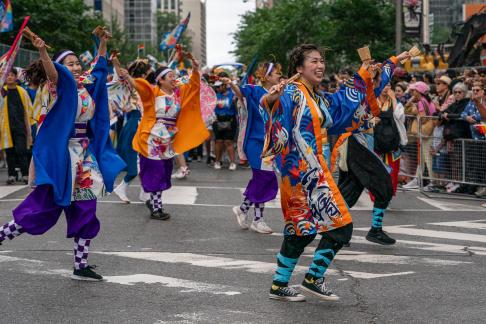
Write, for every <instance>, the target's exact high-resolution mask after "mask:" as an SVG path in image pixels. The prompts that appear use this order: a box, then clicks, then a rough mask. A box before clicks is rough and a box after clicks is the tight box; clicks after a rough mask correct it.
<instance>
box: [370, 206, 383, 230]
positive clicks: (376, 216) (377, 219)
mask: <svg viewBox="0 0 486 324" xmlns="http://www.w3.org/2000/svg"><path fill="white" fill-rule="evenodd" d="M384 215H385V210H384V209H381V208H377V207H373V221H372V222H371V227H372V228H376V229H378V228H381V227H382V226H383V216H384Z"/></svg>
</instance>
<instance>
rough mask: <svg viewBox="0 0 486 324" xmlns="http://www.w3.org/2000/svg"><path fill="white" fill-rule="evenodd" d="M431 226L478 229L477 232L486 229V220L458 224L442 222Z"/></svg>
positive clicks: (459, 222)
mask: <svg viewBox="0 0 486 324" xmlns="http://www.w3.org/2000/svg"><path fill="white" fill-rule="evenodd" d="M429 224H430V225H439V226H451V227H461V228H472V229H476V230H484V229H486V220H484V219H478V220H466V221H457V222H440V223H429Z"/></svg>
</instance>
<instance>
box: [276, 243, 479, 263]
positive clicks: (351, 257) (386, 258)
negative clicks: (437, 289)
mask: <svg viewBox="0 0 486 324" xmlns="http://www.w3.org/2000/svg"><path fill="white" fill-rule="evenodd" d="M361 240H364V241H365V242H367V243H370V244H373V245H376V244H375V243H372V242H369V241H366V239H365V238H364V237H363V236H358V237H356V236H353V240H352V242H353V243H356V242H357V241H358V242H360V241H361ZM398 243H401V241H399V242H397V245H398ZM462 248H464V247H462ZM269 250H270V249H268V250H267V251H269ZM485 250H486V249H485ZM314 251H315V248H314V247H306V248H305V251H304V254H303V255H302V256H304V257H308V258H313V257H314ZM272 252H275V253H277V252H278V251H276V250H272ZM461 252H462V253H463V254H467V252H466V251H464V250H462V251H461ZM334 259H335V260H340V261H354V262H362V263H373V264H396V265H401V264H428V265H433V266H444V265H459V264H467V263H472V262H469V261H457V260H442V259H435V258H429V257H421V256H412V255H394V254H373V253H368V252H363V251H352V250H349V249H344V250H341V251H339V253H338V254H337V255H336V257H335V258H334Z"/></svg>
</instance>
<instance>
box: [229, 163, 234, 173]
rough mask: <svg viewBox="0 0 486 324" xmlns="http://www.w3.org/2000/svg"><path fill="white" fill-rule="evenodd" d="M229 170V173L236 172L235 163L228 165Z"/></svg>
mask: <svg viewBox="0 0 486 324" xmlns="http://www.w3.org/2000/svg"><path fill="white" fill-rule="evenodd" d="M229 170H230V171H235V170H236V164H235V163H230V165H229Z"/></svg>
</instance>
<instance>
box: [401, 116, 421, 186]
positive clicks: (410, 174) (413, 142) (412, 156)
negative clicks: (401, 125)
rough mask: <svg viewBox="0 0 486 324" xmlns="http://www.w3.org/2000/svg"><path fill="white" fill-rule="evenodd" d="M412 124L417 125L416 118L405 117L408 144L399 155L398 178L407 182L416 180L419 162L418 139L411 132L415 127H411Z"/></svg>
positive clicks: (415, 134) (416, 135)
mask: <svg viewBox="0 0 486 324" xmlns="http://www.w3.org/2000/svg"><path fill="white" fill-rule="evenodd" d="M414 123H418V120H417V117H416V116H412V115H407V116H405V128H406V129H407V137H408V144H407V145H406V146H405V147H402V149H403V150H402V155H401V162H400V172H399V176H400V177H401V178H403V179H405V180H407V181H410V180H411V179H414V178H417V176H418V175H419V174H418V172H417V168H418V166H419V161H420V154H419V147H420V138H419V136H418V134H417V133H414V132H413V130H412V128H413V127H415V126H414V125H413V124H414ZM417 125H418V124H417Z"/></svg>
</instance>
